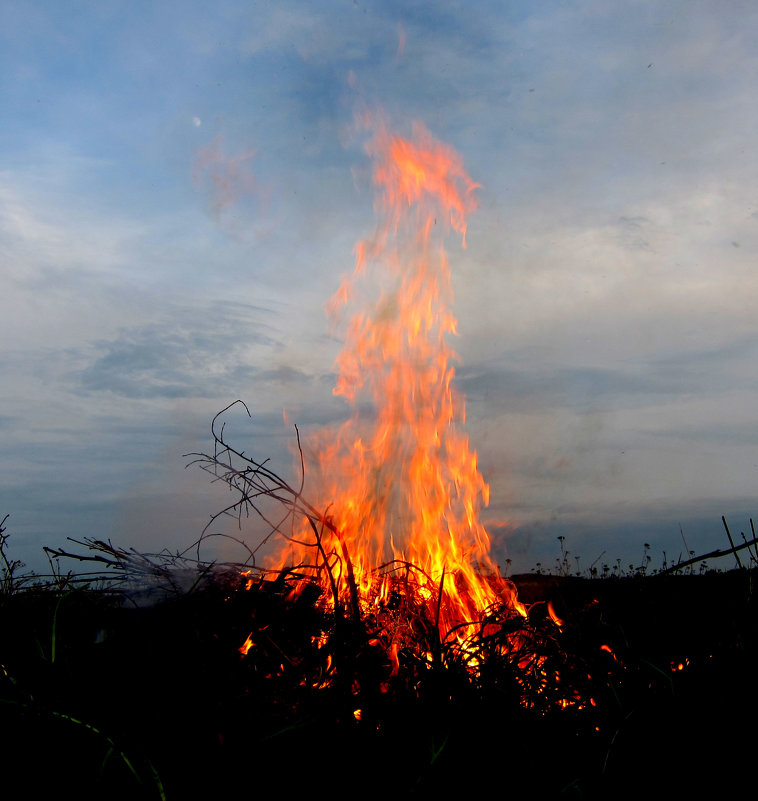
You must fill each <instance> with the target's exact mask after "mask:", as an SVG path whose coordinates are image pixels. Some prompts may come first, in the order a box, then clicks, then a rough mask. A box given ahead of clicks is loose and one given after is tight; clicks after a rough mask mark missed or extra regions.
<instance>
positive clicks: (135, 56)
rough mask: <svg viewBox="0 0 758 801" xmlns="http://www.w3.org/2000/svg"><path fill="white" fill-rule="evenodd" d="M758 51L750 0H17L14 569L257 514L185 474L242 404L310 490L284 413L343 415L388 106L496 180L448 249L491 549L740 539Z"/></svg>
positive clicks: (621, 552) (6, 455) (752, 339)
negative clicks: (228, 508)
mask: <svg viewBox="0 0 758 801" xmlns="http://www.w3.org/2000/svg"><path fill="white" fill-rule="evenodd" d="M756 35H758V9H757V8H756V7H755V6H754V4H752V3H747V2H736V0H735V1H734V2H719V3H715V2H692V1H691V0H690V1H689V2H677V1H676V0H671V1H670V2H666V1H664V2H659V3H650V2H642V1H641V0H638V1H635V0H627V1H626V2H623V3H621V2H618V3H616V2H608V0H587V1H586V2H572V3H564V2H541V3H538V4H535V3H526V2H510V3H509V2H492V3H489V2H478V3H475V4H474V3H463V2H452V1H451V2H416V3H413V2H384V3H366V2H352V1H349V2H329V3H326V2H245V3H243V2H231V1H230V2H219V3H215V4H213V6H210V5H209V4H207V3H193V2H155V3H133V2H132V3H126V2H97V3H95V2H80V3H76V2H71V3H66V4H60V3H53V2H50V3H44V2H29V3H23V2H15V0H7V2H5V3H3V4H2V6H1V7H0V114H1V115H2V125H1V126H0V264H2V269H1V270H0V290H1V291H2V298H3V307H4V309H3V325H2V327H1V330H0V369H1V370H2V375H3V378H4V380H3V391H2V396H0V437H1V438H2V439H1V440H0V514H6V513H10V515H11V517H10V520H9V532H10V533H11V535H12V540H11V542H12V544H13V547H14V552H15V555H17V556H19V557H20V558H23V559H25V560H26V561H27V562H28V563H30V564H38V563H39V552H40V548H41V546H43V545H55V544H59V543H61V542H63V541H64V539H65V537H67V536H75V537H83V536H93V537H100V538H107V537H110V538H111V539H112V540H113V541H114V542H118V543H122V544H124V545H134V546H135V547H138V548H140V549H142V550H158V549H161V548H163V547H168V548H171V549H176V548H179V547H182V546H183V545H184V544H186V543H188V542H190V541H192V539H194V538H195V537H196V536H197V534H198V533H199V531H200V529H201V528H202V527H203V525H204V524H205V522H206V521H207V519H208V516H209V515H210V514H211V513H212V512H214V511H216V510H217V509H218V508H219V507H220V506H221V505H223V503H224V502H225V500H226V497H227V496H226V495H225V494H224V493H223V492H220V490H219V488H218V487H211V486H209V485H208V482H207V481H206V479H205V477H204V475H203V474H202V473H200V472H198V471H192V470H185V469H184V464H185V461H186V460H185V459H184V458H183V456H182V454H184V453H186V452H188V451H193V450H198V449H202V448H206V447H208V445H209V441H208V426H209V422H210V419H211V417H212V416H213V414H215V412H216V411H218V410H219V409H221V408H223V407H224V406H226V405H227V404H228V403H229V402H231V401H232V400H234V399H235V398H238V397H240V398H243V399H245V400H246V401H247V402H248V404H249V406H250V408H251V410H252V411H253V421H252V423H249V424H247V426H244V425H243V421H241V420H236V421H234V422H233V425H234V426H235V427H238V429H236V428H235V430H238V432H239V433H238V436H240V437H241V438H244V439H245V440H246V442H248V443H249V445H246V446H245V447H246V448H248V447H249V449H251V450H252V451H253V452H255V453H257V454H260V455H261V457H266V456H271V457H272V460H273V462H274V463H275V464H276V465H277V466H280V468H281V472H283V473H287V472H289V470H290V464H291V459H290V456H289V451H288V443H289V442H291V428H288V427H286V426H284V424H283V422H282V410H283V408H286V410H287V413H288V417H289V419H290V420H291V421H293V422H297V423H298V424H299V425H300V426H301V429H303V430H304V431H306V432H307V431H308V430H309V429H311V430H312V429H315V428H317V427H318V426H320V425H322V424H324V423H326V422H329V421H334V420H338V419H340V417H341V415H343V414H344V413H345V410H344V407H343V406H342V405H341V402H340V401H339V399H335V398H333V397H332V396H331V385H332V381H333V361H334V358H335V356H336V355H337V353H338V352H339V348H340V341H339V335H335V334H332V333H330V331H329V328H328V325H327V322H326V318H325V314H324V310H323V307H324V304H325V303H326V301H327V300H328V298H329V297H330V296H331V294H332V292H333V291H334V290H335V289H336V287H337V286H338V284H339V280H340V277H341V275H342V274H344V273H345V272H347V271H349V270H350V269H351V267H352V260H353V253H352V251H353V246H354V244H355V242H356V241H357V240H359V239H361V238H363V237H365V236H366V235H367V234H368V233H369V232H370V231H371V229H372V227H373V209H372V204H373V195H372V189H371V186H370V180H369V175H370V172H369V164H368V161H367V157H366V155H365V153H364V152H363V144H364V140H363V139H362V137H361V135H359V134H358V133H357V132H356V130H355V127H354V125H353V117H354V114H355V113H356V111H358V110H361V109H372V110H376V109H381V110H382V112H383V113H384V114H385V115H386V117H387V118H388V119H389V120H390V121H391V124H392V125H393V126H394V127H395V128H396V129H397V130H398V131H399V132H401V133H404V134H408V133H409V132H410V127H411V124H412V122H413V121H414V120H420V121H422V122H423V123H424V124H425V125H426V126H427V128H429V129H430V130H431V131H432V133H433V134H434V135H435V136H436V137H437V138H438V139H440V140H442V141H444V142H446V143H448V144H450V145H451V146H453V147H454V148H455V149H456V150H457V151H458V152H459V153H460V154H461V156H462V158H463V162H464V165H465V167H466V169H467V171H468V173H469V174H470V175H471V176H472V178H473V179H474V180H475V181H477V182H478V183H480V184H481V189H479V190H478V201H479V208H478V210H477V211H476V213H475V214H473V215H472V216H471V218H470V220H469V232H468V237H467V239H468V248H467V249H466V250H462V249H461V248H460V247H459V245H457V244H456V243H455V242H454V241H451V243H450V258H451V264H452V269H453V282H454V289H455V293H456V302H455V313H456V316H457V317H458V320H459V327H458V330H459V337H458V338H457V340H456V342H455V343H454V346H455V349H456V351H457V352H458V353H459V354H460V357H461V363H460V365H459V367H458V371H457V373H458V385H459V387H460V388H461V389H462V390H463V391H464V393H465V395H466V398H467V409H468V432H469V435H470V439H471V442H472V444H473V446H474V447H475V448H476V449H477V451H478V452H479V456H480V465H481V468H482V472H483V473H484V476H485V478H486V479H487V480H488V481H489V483H490V484H491V486H492V502H491V505H490V508H489V509H488V510H487V513H486V514H485V516H484V519H485V521H489V524H490V525H489V528H490V531H491V533H492V535H493V539H494V542H495V547H496V556H497V557H498V558H499V559H500V560H501V561H502V560H504V559H505V558H511V559H512V560H513V567H514V569H528V568H530V567H532V566H533V565H534V564H535V563H536V562H538V561H541V562H542V563H543V564H549V563H551V562H552V560H553V559H554V557H555V555H556V554H557V552H558V544H557V540H556V538H557V537H558V536H566V538H567V545H568V547H569V549H570V550H572V552H573V553H577V554H581V556H582V560H583V561H584V563H585V564H589V562H591V561H593V560H594V559H595V558H596V557H597V556H598V555H599V554H600V553H601V552H603V551H605V552H606V554H607V555H606V557H603V559H606V558H607V559H609V560H613V561H615V559H616V558H621V559H622V560H623V561H624V563H627V562H629V561H637V562H638V561H639V558H640V556H641V553H642V544H643V543H644V542H649V543H650V544H651V546H652V549H651V552H652V553H653V556H654V560H655V562H659V561H660V559H661V558H662V552H663V551H666V552H667V555H668V557H669V558H672V557H673V558H676V556H677V555H678V554H679V553H680V552H681V551H682V550H683V549H684V546H683V544H682V538H681V535H680V530H679V526H680V524H681V527H682V529H683V530H684V532H685V536H686V538H687V541H688V546H689V547H690V548H693V549H697V550H706V549H708V550H709V549H711V548H713V547H719V546H720V545H723V544H724V543H723V535H722V532H721V529H720V520H719V518H720V516H721V515H722V514H725V515H727V517H728V518H729V519H730V520H731V521H732V523H733V526H734V527H735V528H737V529H739V528H740V527H742V528H743V529H744V528H745V527H746V526H747V518H748V517H749V516H750V515H751V514H753V513H754V512H755V507H754V499H755V491H756V478H757V477H758V433H757V432H758V427H757V426H756V423H757V422H758V412H757V411H756V410H757V409H758V386H757V382H756V366H757V365H758V341H757V340H756V336H755V316H756V304H755V301H756V298H758V282H757V280H756V274H755V265H756V249H757V248H758V193H757V192H756V189H755V187H756V186H757V185H758V183H757V182H756V177H758V176H757V173H758V158H757V157H756V150H755V135H754V132H755V130H756V128H757V126H756V123H757V122H758V109H757V108H756V104H755V88H756V86H757V85H758V54H756V50H755V46H754V43H755V40H756ZM246 534H247V535H248V536H250V537H254V536H255V531H253V530H250V531H249V532H246ZM224 555H229V556H233V554H224Z"/></svg>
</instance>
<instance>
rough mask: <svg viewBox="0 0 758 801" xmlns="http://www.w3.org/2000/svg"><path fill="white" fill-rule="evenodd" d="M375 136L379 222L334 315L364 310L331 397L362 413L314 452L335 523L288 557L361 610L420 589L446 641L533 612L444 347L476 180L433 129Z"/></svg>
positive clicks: (315, 473)
mask: <svg viewBox="0 0 758 801" xmlns="http://www.w3.org/2000/svg"><path fill="white" fill-rule="evenodd" d="M377 127H378V129H377V130H376V132H375V134H374V136H373V139H372V140H371V142H370V144H369V145H368V147H367V151H368V153H369V154H370V156H371V157H372V159H373V178H374V184H375V186H376V190H377V195H376V201H375V208H376V212H377V216H378V226H377V229H376V231H375V233H374V235H373V236H372V237H371V238H369V239H367V240H364V241H362V242H359V243H358V245H357V247H356V254H357V258H356V266H355V271H354V273H353V274H352V275H351V276H349V277H346V278H345V279H343V282H342V285H341V286H340V288H339V290H338V291H337V293H336V294H335V295H334V297H333V298H332V300H331V301H330V303H329V306H328V310H329V313H330V315H331V316H332V319H333V320H334V321H335V322H338V321H339V320H338V318H339V317H340V313H341V312H342V310H343V308H344V307H346V305H347V304H348V303H350V305H351V308H353V309H355V310H354V311H353V313H352V316H351V318H350V320H349V323H348V326H347V333H346V342H345V348H344V350H343V352H342V354H341V355H340V356H339V358H338V360H337V367H338V372H339V375H338V378H337V383H336V387H335V389H334V393H335V394H336V395H341V396H342V397H344V398H345V399H346V401H347V402H348V403H349V404H350V406H351V408H352V410H353V415H352V417H351V419H350V420H349V421H348V422H346V423H345V424H344V425H343V426H342V427H341V428H339V430H337V431H334V430H329V431H324V432H321V433H320V434H319V435H316V436H315V437H313V438H312V439H311V440H310V442H309V443H308V445H307V448H306V451H307V459H306V465H307V483H308V494H309V496H310V497H311V498H315V499H317V500H318V504H320V508H322V509H327V510H328V512H327V518H326V520H324V521H323V522H322V525H321V526H320V528H319V529H318V530H314V527H313V526H312V523H311V524H309V526H308V527H306V528H304V530H303V531H302V532H297V531H295V532H293V535H294V536H293V538H292V542H291V544H290V545H289V546H288V550H287V554H286V556H285V557H283V558H282V561H284V562H285V563H286V564H288V565H298V566H299V572H301V573H304V574H305V575H310V576H315V577H317V578H318V580H319V581H321V582H323V583H324V584H325V586H329V587H330V590H331V593H332V595H335V594H336V595H337V596H338V597H339V599H340V601H341V602H344V603H345V604H346V605H348V606H352V607H353V608H356V607H358V606H359V607H360V609H361V611H362V612H365V611H370V610H371V609H372V608H373V609H376V608H380V607H384V606H386V605H387V604H391V603H392V597H391V596H392V593H395V596H396V597H395V601H397V594H398V593H403V592H405V595H406V596H407V594H408V587H409V586H411V584H412V587H413V590H412V593H411V594H412V595H413V596H414V598H413V603H414V604H417V605H419V606H421V607H422V608H424V609H425V610H426V615H427V618H428V619H430V620H434V621H435V622H436V623H437V625H438V627H439V630H440V632H441V634H442V635H443V636H445V635H446V634H447V633H448V632H449V631H450V630H451V628H453V627H454V626H456V625H459V624H461V623H465V622H469V621H475V620H477V619H479V618H480V617H481V614H482V612H483V611H484V610H486V609H487V608H489V607H490V606H492V605H493V604H497V603H503V602H506V603H510V604H511V605H512V606H513V608H514V609H518V610H519V612H520V613H522V614H523V613H524V611H523V607H521V605H520V604H518V602H517V601H516V600H515V590H514V588H513V585H512V584H510V582H507V581H505V580H503V579H501V578H499V577H498V576H497V571H496V569H495V568H494V566H493V564H492V562H491V560H490V558H489V544H490V542H489V536H488V534H487V532H486V531H485V529H484V527H483V526H482V524H481V523H480V522H479V512H480V509H481V508H482V506H483V505H486V504H487V502H488V500H489V487H488V486H487V484H486V483H485V481H484V479H483V478H482V476H481V475H480V473H479V470H478V467H477V458H476V453H475V452H474V451H472V450H471V448H470V446H469V442H468V438H467V436H466V435H465V434H463V433H462V432H461V431H460V430H459V428H458V424H459V423H462V422H463V421H464V416H465V414H464V403H463V399H462V398H461V397H460V396H458V395H457V394H456V392H455V390H454V388H453V376H454V368H453V366H452V362H453V360H454V353H453V351H452V350H451V348H450V346H449V345H448V342H447V337H449V336H450V335H452V334H454V333H455V332H456V331H455V329H456V321H455V318H454V317H453V314H452V312H451V310H450V307H451V301H452V291H451V286H450V271H449V266H448V259H447V254H446V252H445V248H444V239H445V236H446V234H449V233H450V231H451V229H452V231H453V232H455V233H457V234H458V235H459V236H460V237H461V240H462V244H463V247H465V244H466V241H465V237H466V215H467V214H468V213H469V212H470V211H472V210H473V209H474V208H475V205H476V203H475V199H474V190H475V189H476V188H477V184H475V183H474V182H473V181H472V180H471V179H470V178H469V177H468V175H467V174H466V172H465V171H464V169H463V165H462V162H461V159H460V157H459V156H458V155H457V154H456V153H455V152H454V151H453V150H452V149H451V148H450V147H448V146H446V145H444V144H442V143H440V142H438V141H436V140H435V139H434V138H433V137H432V136H431V134H430V133H429V132H428V131H427V130H426V129H425V128H424V127H423V126H421V125H415V126H414V128H413V135H412V137H411V139H409V140H406V139H402V138H400V137H398V136H395V135H394V134H392V133H390V132H389V131H388V130H387V129H386V128H385V127H384V126H382V125H379V126H377ZM318 504H317V505H318ZM314 535H315V537H316V542H314ZM314 553H317V554H318V556H317V558H316V559H315V560H314ZM280 564H281V562H280ZM485 575H486V577H485ZM400 576H403V577H404V579H405V581H404V582H403V581H400V580H399V577H400ZM409 582H410V583H409ZM401 587H405V591H404V590H402V589H401ZM461 636H463V635H461Z"/></svg>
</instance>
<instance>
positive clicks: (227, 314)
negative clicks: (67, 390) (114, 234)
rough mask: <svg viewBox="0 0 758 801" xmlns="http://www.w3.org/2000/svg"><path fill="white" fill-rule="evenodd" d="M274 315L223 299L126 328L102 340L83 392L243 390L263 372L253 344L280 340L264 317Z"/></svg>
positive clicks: (167, 394)
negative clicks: (254, 359)
mask: <svg viewBox="0 0 758 801" xmlns="http://www.w3.org/2000/svg"><path fill="white" fill-rule="evenodd" d="M269 315H270V311H269V310H265V309H260V308H255V307H251V306H246V305H244V304H239V303H232V302H229V303H217V304H214V305H211V306H209V307H206V308H205V309H197V308H196V309H192V310H189V309H176V310H173V314H171V315H169V316H168V318H167V319H164V320H162V321H161V322H160V323H153V324H148V325H144V326H140V327H133V328H129V329H124V330H123V331H122V332H121V333H120V335H119V337H118V338H117V339H112V340H103V341H100V342H98V343H97V344H96V350H97V351H99V352H100V355H99V356H97V357H96V358H95V359H94V361H93V362H92V363H91V364H90V365H89V366H88V367H86V368H85V369H84V370H82V371H81V373H80V374H79V379H80V382H81V391H84V392H101V391H108V392H113V393H115V394H118V395H123V396H125V397H129V398H155V397H163V398H187V397H195V398H212V397H219V396H224V395H227V394H229V393H230V392H231V393H234V392H235V390H236V392H239V390H240V388H241V387H247V386H249V385H250V383H251V382H252V379H253V377H254V376H256V374H258V373H260V372H261V371H260V370H259V368H256V367H255V366H253V363H252V360H251V348H253V347H255V346H261V347H263V348H265V349H271V348H273V347H274V346H275V345H276V339H275V335H274V331H273V329H272V327H271V326H270V324H268V323H266V322H262V321H261V317H263V318H265V317H266V316H269ZM295 374H296V373H295V371H293V372H292V375H295ZM263 375H264V376H266V373H265V371H264V372H263ZM259 377H260V376H259ZM267 377H269V378H270V377H271V374H269V375H268V376H267ZM287 377H288V379H289V380H291V376H289V375H288V376H287Z"/></svg>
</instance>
